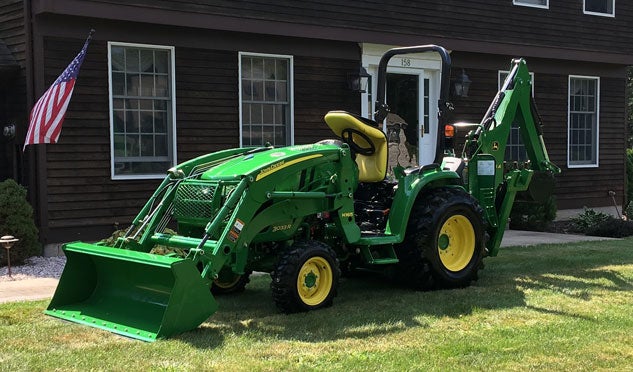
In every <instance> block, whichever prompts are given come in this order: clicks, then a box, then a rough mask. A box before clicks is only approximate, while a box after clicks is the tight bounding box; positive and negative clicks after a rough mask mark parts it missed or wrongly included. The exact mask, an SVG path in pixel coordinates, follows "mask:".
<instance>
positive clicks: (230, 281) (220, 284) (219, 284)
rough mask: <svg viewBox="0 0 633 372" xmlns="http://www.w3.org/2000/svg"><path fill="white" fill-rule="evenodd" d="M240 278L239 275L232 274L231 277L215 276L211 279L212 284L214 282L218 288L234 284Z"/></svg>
mask: <svg viewBox="0 0 633 372" xmlns="http://www.w3.org/2000/svg"><path fill="white" fill-rule="evenodd" d="M241 278H242V276H241V275H237V274H233V277H231V278H222V279H220V278H217V279H215V280H214V281H213V284H215V286H216V287H218V288H222V289H229V288H232V287H233V286H235V285H236V284H237V283H238V282H239V281H240V279H241ZM227 279H228V280H227Z"/></svg>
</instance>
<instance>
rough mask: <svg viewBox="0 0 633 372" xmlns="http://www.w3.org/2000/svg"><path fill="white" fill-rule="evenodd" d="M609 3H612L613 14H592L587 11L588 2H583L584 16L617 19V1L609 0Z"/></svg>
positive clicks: (584, 0) (583, 0)
mask: <svg viewBox="0 0 633 372" xmlns="http://www.w3.org/2000/svg"><path fill="white" fill-rule="evenodd" d="M607 1H611V3H612V4H613V5H612V8H613V11H612V13H600V12H590V11H587V10H586V9H587V1H586V0H582V13H583V14H588V15H594V16H599V17H611V18H615V0H607Z"/></svg>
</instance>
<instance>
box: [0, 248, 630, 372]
mask: <svg viewBox="0 0 633 372" xmlns="http://www.w3.org/2000/svg"><path fill="white" fill-rule="evenodd" d="M485 262H486V268H485V270H483V271H482V274H481V277H480V280H479V281H478V282H477V283H476V284H475V285H474V286H472V287H469V288H466V289H460V290H451V291H436V292H412V291H408V290H405V289H401V288H397V287H395V286H393V285H391V284H390V283H387V282H385V281H384V280H382V279H381V278H379V277H372V276H362V277H359V278H351V279H345V280H344V281H343V282H342V284H341V287H340V290H339V296H338V297H337V298H336V300H335V303H334V306H333V307H331V308H328V309H325V310H320V311H315V312H310V313H304V314H296V315H283V314H280V313H278V311H277V310H276V308H275V307H274V304H273V303H272V300H271V298H270V291H269V289H268V286H269V279H268V276H258V277H255V278H253V281H252V283H251V284H249V286H248V287H247V290H246V292H244V293H243V294H240V295H235V296H228V297H227V296H225V297H220V298H218V301H219V303H220V310H219V311H218V312H217V313H216V314H215V315H214V316H212V317H211V318H210V319H209V320H208V321H207V322H206V323H204V324H203V325H202V326H201V327H200V328H199V329H197V330H195V331H192V332H188V333H186V334H183V335H181V336H178V337H176V338H173V339H169V340H165V341H158V342H155V343H144V342H140V341H133V340H129V339H125V338H122V337H119V336H116V335H113V334H110V333H107V332H104V331H100V330H96V329H93V328H88V327H84V326H80V325H77V324H74V323H67V322H63V321H60V320H58V319H55V318H51V317H47V316H45V315H43V314H42V311H43V310H44V308H45V307H46V305H47V302H46V301H37V302H26V303H11V304H3V305H0V370H6V371H15V370H52V369H61V370H69V369H70V370H88V369H97V370H100V369H114V370H147V369H151V370H181V369H187V370H194V369H196V370H222V371H236V370H248V371H250V370H275V371H277V370H305V369H307V370H324V371H325V370H327V371H330V370H341V371H348V370H388V371H389V370H391V371H402V370H443V371H448V370H450V371H453V370H534V369H536V370H567V371H572V370H573V371H576V370H591V371H594V370H607V369H608V370H618V371H621V370H632V369H633V239H630V238H629V239H626V240H618V241H603V242H587V243H581V244H571V245H542V246H536V247H528V248H517V247H514V248H507V249H503V250H502V251H501V252H500V254H499V257H494V258H488V259H486V261H485Z"/></svg>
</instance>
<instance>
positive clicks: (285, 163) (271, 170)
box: [255, 154, 323, 181]
mask: <svg viewBox="0 0 633 372" xmlns="http://www.w3.org/2000/svg"><path fill="white" fill-rule="evenodd" d="M321 156H323V155H322V154H315V155H308V156H304V157H302V158H297V159H294V160H290V161H285V160H282V161H280V162H277V163H275V164H271V165H269V166H268V167H266V168H264V169H262V170H260V171H259V173H258V174H257V177H256V178H255V181H259V180H261V179H262V178H264V177H266V176H270V175H271V174H273V173H275V172H277V171H278V170H281V169H284V168H286V167H289V166H291V165H293V164H297V163H300V162H302V161H304V160H310V159H314V158H318V157H321Z"/></svg>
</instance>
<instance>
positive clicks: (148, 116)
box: [140, 111, 154, 133]
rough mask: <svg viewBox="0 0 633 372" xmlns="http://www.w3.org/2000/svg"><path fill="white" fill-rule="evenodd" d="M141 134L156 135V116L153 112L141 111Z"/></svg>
mask: <svg viewBox="0 0 633 372" xmlns="http://www.w3.org/2000/svg"><path fill="white" fill-rule="evenodd" d="M140 120H141V133H154V116H153V115H152V112H151V111H149V112H148V111H141V112H140Z"/></svg>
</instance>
